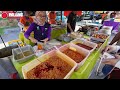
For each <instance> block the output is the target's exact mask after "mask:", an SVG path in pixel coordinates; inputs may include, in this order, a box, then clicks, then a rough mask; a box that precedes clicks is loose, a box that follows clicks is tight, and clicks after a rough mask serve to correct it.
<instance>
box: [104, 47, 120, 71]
mask: <svg viewBox="0 0 120 90" xmlns="http://www.w3.org/2000/svg"><path fill="white" fill-rule="evenodd" d="M104 52H109V53H120V46H117V45H108V46H107V47H106V48H105V49H104ZM103 63H104V64H109V65H112V66H115V67H117V68H119V69H120V55H118V54H115V58H109V59H105V60H104V61H103Z"/></svg>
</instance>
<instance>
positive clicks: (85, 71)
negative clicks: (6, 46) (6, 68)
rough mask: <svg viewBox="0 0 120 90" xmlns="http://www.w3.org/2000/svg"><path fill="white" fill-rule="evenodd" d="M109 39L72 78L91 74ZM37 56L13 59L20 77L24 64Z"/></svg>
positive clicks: (85, 76) (85, 77)
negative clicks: (21, 59) (24, 60)
mask: <svg viewBox="0 0 120 90" xmlns="http://www.w3.org/2000/svg"><path fill="white" fill-rule="evenodd" d="M84 37H85V38H88V36H84ZM107 42H108V39H107V40H106V41H105V42H104V43H103V44H102V45H101V47H100V48H99V49H98V50H95V51H93V52H92V53H91V54H90V56H89V57H88V58H87V60H86V61H85V63H84V64H83V65H82V66H81V67H80V68H79V69H78V70H77V71H74V72H73V74H72V75H71V77H70V79H88V78H89V76H90V75H91V72H92V70H93V68H94V66H95V64H96V62H97V60H98V58H99V56H100V52H101V50H102V49H103V48H104V47H105V46H106V45H107ZM34 59H35V57H32V58H31V60H29V61H27V62H25V63H21V64H20V63H18V62H16V61H14V60H12V62H13V65H14V66H15V68H16V70H17V71H18V73H19V75H20V77H21V78H22V79H23V75H22V66H24V65H25V64H27V63H29V62H30V61H32V60H34Z"/></svg>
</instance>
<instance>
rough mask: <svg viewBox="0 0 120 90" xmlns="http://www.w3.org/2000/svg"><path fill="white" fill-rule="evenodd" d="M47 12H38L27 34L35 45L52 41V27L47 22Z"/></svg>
mask: <svg viewBox="0 0 120 90" xmlns="http://www.w3.org/2000/svg"><path fill="white" fill-rule="evenodd" d="M46 18H47V15H46V12H45V11H36V13H35V19H34V22H33V23H32V24H31V25H30V27H29V28H28V30H27V31H26V32H25V34H24V35H25V37H26V38H27V39H30V40H31V41H32V42H33V43H37V42H38V41H39V42H44V43H46V42H47V41H48V40H50V36H51V26H50V24H49V23H48V22H46ZM32 31H33V32H34V37H31V36H30V34H31V32H32Z"/></svg>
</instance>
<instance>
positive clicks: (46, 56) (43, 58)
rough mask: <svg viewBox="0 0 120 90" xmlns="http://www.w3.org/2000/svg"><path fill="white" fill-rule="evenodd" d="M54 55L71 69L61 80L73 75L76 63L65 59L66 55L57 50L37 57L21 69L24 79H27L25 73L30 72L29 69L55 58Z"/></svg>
mask: <svg viewBox="0 0 120 90" xmlns="http://www.w3.org/2000/svg"><path fill="white" fill-rule="evenodd" d="M56 55H57V56H58V57H59V58H61V59H62V60H64V61H65V62H67V63H68V64H69V65H71V66H72V69H71V70H70V71H69V73H68V74H67V75H66V76H65V77H64V78H63V79H68V78H69V77H70V76H71V74H72V73H73V71H74V69H75V68H76V67H77V63H76V62H75V61H73V60H72V59H71V58H69V57H67V56H66V55H64V54H63V53H61V52H60V51H57V50H52V51H50V52H48V53H46V54H44V55H42V56H40V57H38V58H37V59H35V60H33V61H31V62H29V63H27V64H26V65H24V66H23V67H22V73H23V77H24V79H28V78H27V72H28V71H30V70H31V69H33V68H35V67H36V66H38V65H39V64H41V62H44V61H46V60H47V59H49V58H50V57H53V56H56Z"/></svg>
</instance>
